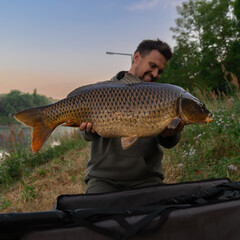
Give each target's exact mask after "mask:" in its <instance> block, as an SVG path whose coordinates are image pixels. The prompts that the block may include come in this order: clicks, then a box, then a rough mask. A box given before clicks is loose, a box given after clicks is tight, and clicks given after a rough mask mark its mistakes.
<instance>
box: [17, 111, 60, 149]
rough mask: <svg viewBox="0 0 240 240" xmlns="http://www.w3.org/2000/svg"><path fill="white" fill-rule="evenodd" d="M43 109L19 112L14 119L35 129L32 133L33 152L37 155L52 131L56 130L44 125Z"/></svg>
mask: <svg viewBox="0 0 240 240" xmlns="http://www.w3.org/2000/svg"><path fill="white" fill-rule="evenodd" d="M42 109H43V107H37V108H31V109H26V110H23V111H21V112H18V113H16V114H15V115H14V117H15V118H16V119H17V120H18V121H19V122H22V123H24V124H25V125H27V126H31V127H33V133H32V151H33V152H34V153H37V152H38V151H39V150H40V149H41V147H42V146H43V144H44V143H45V142H46V141H47V139H48V138H49V136H50V135H51V133H52V131H53V130H54V129H55V127H53V128H49V127H47V126H45V125H44V123H43V120H42V117H41V112H42Z"/></svg>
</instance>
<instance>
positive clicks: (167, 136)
mask: <svg viewBox="0 0 240 240" xmlns="http://www.w3.org/2000/svg"><path fill="white" fill-rule="evenodd" d="M171 57H172V52H171V49H170V47H169V46H168V45H167V44H166V43H164V42H162V41H161V40H159V39H157V40H144V41H142V42H141V43H140V44H139V46H138V47H137V49H136V51H135V53H134V56H133V63H132V66H131V68H130V70H129V71H128V72H120V73H118V74H117V75H116V76H115V77H113V78H112V79H111V81H120V82H121V81H122V82H123V83H125V82H129V81H130V82H131V81H132V82H134V83H137V82H143V81H144V82H156V81H157V80H158V79H159V78H160V75H161V73H162V72H163V71H164V69H165V67H166V65H167V61H168V60H169V59H171ZM183 126H184V123H180V124H179V126H178V127H177V129H175V130H170V129H168V128H166V129H165V130H164V131H163V132H162V133H161V135H158V136H156V137H148V138H140V139H138V141H137V142H136V143H135V144H134V145H133V146H132V147H130V148H129V149H126V150H123V149H122V147H121V142H120V139H119V138H111V139H108V138H103V137H101V136H99V135H98V134H97V133H96V132H95V130H94V129H93V128H92V123H82V124H81V126H80V130H81V131H82V136H83V138H84V139H85V140H87V141H92V144H91V156H90V160H89V162H88V164H87V176H86V179H85V181H86V183H87V191H86V193H103V192H113V191H120V190H126V189H133V188H138V187H146V186H151V185H157V184H160V183H161V182H162V181H163V179H164V176H163V172H162V164H161V161H162V158H163V151H162V149H161V147H160V145H162V146H163V147H166V148H172V147H174V146H175V145H176V144H177V143H178V142H179V140H180V131H181V130H182V129H183Z"/></svg>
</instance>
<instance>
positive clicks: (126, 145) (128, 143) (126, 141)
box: [121, 136, 139, 150]
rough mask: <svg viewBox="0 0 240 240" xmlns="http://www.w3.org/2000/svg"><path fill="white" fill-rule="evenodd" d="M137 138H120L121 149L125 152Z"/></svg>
mask: <svg viewBox="0 0 240 240" xmlns="http://www.w3.org/2000/svg"><path fill="white" fill-rule="evenodd" d="M138 138H139V137H138V136H133V137H122V138H121V143H122V149H123V150H126V149H128V148H130V147H131V146H132V145H133V144H134V143H135V142H136V141H137V140H138Z"/></svg>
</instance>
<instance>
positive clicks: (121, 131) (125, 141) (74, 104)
mask: <svg viewBox="0 0 240 240" xmlns="http://www.w3.org/2000/svg"><path fill="white" fill-rule="evenodd" d="M14 117H15V118H16V119H17V120H18V121H20V122H22V123H24V124H26V125H28V126H31V127H33V138H32V150H33V152H35V153H36V152H38V151H39V150H40V149H41V147H42V145H43V144H44V143H45V142H46V140H47V139H48V137H49V136H50V135H51V133H52V131H53V130H54V129H55V128H56V127H57V126H59V125H61V124H64V125H65V126H73V127H77V126H79V125H80V124H81V123H82V122H91V123H92V124H93V129H94V130H95V131H96V132H97V133H98V134H99V135H101V136H103V137H106V138H113V137H121V140H122V146H123V149H127V148H128V147H130V146H131V145H132V144H134V143H135V141H136V140H137V139H138V138H140V137H149V136H156V135H158V134H159V133H161V132H162V131H163V130H164V129H165V128H166V127H168V128H170V129H174V128H176V127H177V126H178V124H179V123H180V121H184V122H185V124H193V123H198V124H199V123H208V122H211V121H212V120H213V119H212V114H211V113H210V112H209V111H208V110H207V108H206V106H205V104H204V103H202V102H201V101H200V100H199V99H197V98H196V97H194V96H193V95H191V94H190V93H188V92H187V91H185V90H184V89H183V88H181V87H178V86H175V85H170V84H163V83H145V82H142V83H129V84H128V83H125V84H123V83H118V82H104V83H98V84H91V85H87V86H84V87H81V88H78V89H76V90H75V91H73V92H72V93H70V94H69V95H68V97H67V98H65V99H63V100H60V101H59V102H56V103H54V104H51V105H47V106H42V107H37V108H32V109H27V110H23V111H21V112H18V113H17V114H15V115H14Z"/></svg>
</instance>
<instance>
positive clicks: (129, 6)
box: [0, 0, 183, 99]
mask: <svg viewBox="0 0 240 240" xmlns="http://www.w3.org/2000/svg"><path fill="white" fill-rule="evenodd" d="M181 2H183V1H182V0H175V1H172V0H114V1H113V0H39V1H36V0H0V94H1V93H8V92H9V91H10V90H11V89H18V90H20V91H22V92H29V93H32V92H33V90H34V89H37V92H38V93H39V94H44V95H46V96H48V97H53V98H57V99H61V98H64V97H66V95H67V94H68V93H69V92H70V91H71V90H73V89H75V88H76V87H79V86H82V85H86V84H89V83H94V82H98V81H103V80H107V79H110V78H111V77H112V76H113V75H115V74H116V73H117V72H119V71H121V70H128V69H129V68H130V64H131V58H130V56H120V55H107V54H106V51H112V52H122V53H131V54H132V53H133V52H134V51H135V49H136V47H137V45H138V44H139V42H141V41H142V40H143V39H156V38H160V39H161V40H163V41H166V42H168V43H169V44H170V46H171V47H173V46H174V41H173V39H172V35H173V33H172V32H171V31H170V29H169V28H170V27H173V26H175V19H176V18H177V13H176V6H177V5H180V4H181Z"/></svg>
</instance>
